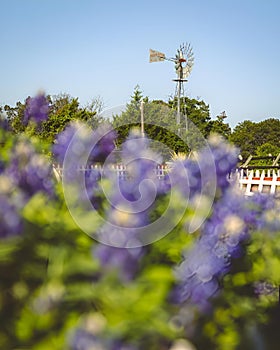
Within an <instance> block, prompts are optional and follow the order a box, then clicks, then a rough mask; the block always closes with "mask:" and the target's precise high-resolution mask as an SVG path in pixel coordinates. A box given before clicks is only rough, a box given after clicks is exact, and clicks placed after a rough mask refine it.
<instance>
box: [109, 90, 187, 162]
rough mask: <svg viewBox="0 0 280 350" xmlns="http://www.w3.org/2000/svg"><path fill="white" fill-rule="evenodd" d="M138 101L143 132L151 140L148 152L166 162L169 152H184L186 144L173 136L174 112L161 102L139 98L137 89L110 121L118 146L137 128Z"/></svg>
mask: <svg viewBox="0 0 280 350" xmlns="http://www.w3.org/2000/svg"><path fill="white" fill-rule="evenodd" d="M141 101H143V102H144V131H145V134H146V135H147V136H148V137H149V138H150V139H151V140H153V143H152V145H151V148H152V149H154V150H156V151H158V152H160V153H161V154H162V156H163V158H164V159H165V160H167V159H169V158H170V156H171V150H173V151H175V152H178V151H184V152H187V150H188V148H187V146H186V144H185V143H184V142H183V140H182V139H180V137H179V136H178V135H177V130H178V126H177V125H176V114H175V111H174V110H172V109H171V108H170V107H169V105H168V103H166V102H164V101H161V100H155V101H149V99H148V97H145V98H143V93H142V92H141V91H140V90H139V86H138V85H137V86H136V88H135V89H134V94H133V95H132V96H131V101H130V102H129V103H128V104H127V106H126V110H125V111H124V112H122V113H121V114H120V115H115V116H114V117H113V122H112V124H113V127H114V128H115V129H116V130H117V132H118V145H119V146H120V145H121V144H122V143H123V142H124V140H125V139H126V138H127V136H128V135H129V132H130V130H131V129H132V128H135V127H136V128H138V129H140V128H141V110H140V106H141Z"/></svg>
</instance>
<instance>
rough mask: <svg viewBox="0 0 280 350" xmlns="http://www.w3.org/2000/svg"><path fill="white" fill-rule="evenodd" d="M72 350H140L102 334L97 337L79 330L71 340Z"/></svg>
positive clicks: (89, 332)
mask: <svg viewBox="0 0 280 350" xmlns="http://www.w3.org/2000/svg"><path fill="white" fill-rule="evenodd" d="M70 349H71V350H138V347H136V346H135V345H132V344H128V343H126V342H124V341H122V340H119V339H113V338H109V337H108V336H107V337H106V336H104V337H102V334H97V335H95V334H94V333H93V332H91V331H89V330H87V329H83V328H78V329H76V330H75V332H74V335H73V336H72V339H70Z"/></svg>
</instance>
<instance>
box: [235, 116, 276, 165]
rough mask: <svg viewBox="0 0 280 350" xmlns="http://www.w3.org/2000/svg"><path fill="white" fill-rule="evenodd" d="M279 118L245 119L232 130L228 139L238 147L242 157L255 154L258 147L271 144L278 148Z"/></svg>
mask: <svg viewBox="0 0 280 350" xmlns="http://www.w3.org/2000/svg"><path fill="white" fill-rule="evenodd" d="M279 139H280V120H279V119H273V118H269V119H266V120H263V121H261V122H258V123H256V122H252V121H250V120H245V121H243V122H241V123H239V124H238V125H237V126H236V127H235V128H234V130H233V132H232V134H231V136H230V140H231V141H232V142H233V143H234V144H235V145H236V146H237V147H239V148H240V151H241V155H242V157H243V158H244V159H246V158H248V157H249V155H257V153H258V152H257V149H258V147H260V146H262V145H264V144H267V143H269V144H271V145H273V146H275V147H276V149H278V148H279Z"/></svg>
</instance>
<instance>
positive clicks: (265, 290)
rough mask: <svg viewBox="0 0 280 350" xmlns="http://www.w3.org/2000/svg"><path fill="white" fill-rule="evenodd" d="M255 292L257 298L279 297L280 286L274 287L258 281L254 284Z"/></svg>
mask: <svg viewBox="0 0 280 350" xmlns="http://www.w3.org/2000/svg"><path fill="white" fill-rule="evenodd" d="M254 292H255V294H256V295H257V296H262V295H275V294H277V295H278V292H279V286H274V285H273V284H271V283H269V282H266V281H258V282H255V283H254Z"/></svg>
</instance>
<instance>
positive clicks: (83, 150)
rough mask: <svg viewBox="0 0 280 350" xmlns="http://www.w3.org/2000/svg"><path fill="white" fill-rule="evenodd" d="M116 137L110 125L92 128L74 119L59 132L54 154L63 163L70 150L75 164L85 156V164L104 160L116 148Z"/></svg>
mask: <svg viewBox="0 0 280 350" xmlns="http://www.w3.org/2000/svg"><path fill="white" fill-rule="evenodd" d="M115 139H116V133H115V132H114V131H113V130H112V129H111V128H110V127H109V126H108V125H102V126H100V127H99V128H97V129H96V130H90V129H89V128H88V127H87V126H86V125H85V124H84V123H82V122H78V121H74V122H71V123H70V124H69V125H68V126H67V127H66V128H65V129H64V130H63V131H62V132H60V133H59V134H58V136H57V138H56V140H55V143H54V146H53V155H54V158H55V160H56V161H57V162H59V163H60V164H62V163H63V161H64V159H65V155H66V153H67V152H70V153H71V156H73V164H74V166H76V165H77V163H76V161H78V160H79V159H80V158H81V157H85V156H87V158H86V159H85V164H84V165H92V164H94V163H98V162H104V161H105V160H106V158H107V157H108V156H109V155H110V154H111V153H112V151H113V150H114V148H115ZM83 160H84V159H83ZM78 164H79V163H78Z"/></svg>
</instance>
